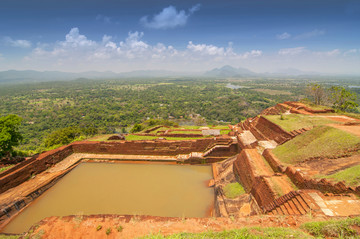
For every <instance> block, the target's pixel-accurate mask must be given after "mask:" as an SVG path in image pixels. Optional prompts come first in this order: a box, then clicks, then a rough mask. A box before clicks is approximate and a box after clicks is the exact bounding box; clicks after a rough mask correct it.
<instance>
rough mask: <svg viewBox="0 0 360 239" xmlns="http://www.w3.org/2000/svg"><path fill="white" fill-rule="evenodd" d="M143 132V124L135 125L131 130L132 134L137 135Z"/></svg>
mask: <svg viewBox="0 0 360 239" xmlns="http://www.w3.org/2000/svg"><path fill="white" fill-rule="evenodd" d="M141 130H143V126H142V125H141V124H134V126H133V127H132V129H131V130H130V133H137V132H140V131H141Z"/></svg>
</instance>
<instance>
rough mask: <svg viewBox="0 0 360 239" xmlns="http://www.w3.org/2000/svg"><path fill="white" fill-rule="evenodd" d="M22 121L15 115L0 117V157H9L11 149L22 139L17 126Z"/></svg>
mask: <svg viewBox="0 0 360 239" xmlns="http://www.w3.org/2000/svg"><path fill="white" fill-rule="evenodd" d="M22 120H23V119H22V118H20V117H19V116H17V115H8V116H3V117H0V156H4V155H7V156H10V154H11V153H12V152H13V147H14V146H17V145H19V143H20V142H21V140H22V139H23V137H22V135H21V134H20V132H19V126H20V124H21V121H22Z"/></svg>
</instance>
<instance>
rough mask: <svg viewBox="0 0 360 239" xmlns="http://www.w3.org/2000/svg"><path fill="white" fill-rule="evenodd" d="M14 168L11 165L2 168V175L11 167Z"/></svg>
mask: <svg viewBox="0 0 360 239" xmlns="http://www.w3.org/2000/svg"><path fill="white" fill-rule="evenodd" d="M13 166H14V165H10V166H6V167H2V168H0V173H1V172H4V171H6V170H8V169H9V168H11V167H13Z"/></svg>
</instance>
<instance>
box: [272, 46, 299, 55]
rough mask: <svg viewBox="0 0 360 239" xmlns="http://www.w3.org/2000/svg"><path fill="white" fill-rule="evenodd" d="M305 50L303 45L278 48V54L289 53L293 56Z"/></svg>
mask: <svg viewBox="0 0 360 239" xmlns="http://www.w3.org/2000/svg"><path fill="white" fill-rule="evenodd" d="M305 51H306V48H305V47H294V48H284V49H280V50H279V52H278V54H279V55H282V56H289V55H290V56H293V55H298V54H301V53H304V52H305Z"/></svg>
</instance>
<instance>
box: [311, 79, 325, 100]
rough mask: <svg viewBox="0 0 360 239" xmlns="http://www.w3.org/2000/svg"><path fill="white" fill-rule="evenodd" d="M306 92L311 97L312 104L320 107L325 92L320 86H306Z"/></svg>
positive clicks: (312, 84)
mask: <svg viewBox="0 0 360 239" xmlns="http://www.w3.org/2000/svg"><path fill="white" fill-rule="evenodd" d="M307 91H308V92H309V94H310V95H311V96H312V98H313V100H314V104H316V105H320V104H321V103H322V102H323V99H324V96H325V91H324V88H323V87H322V85H320V84H317V83H311V84H308V86H307Z"/></svg>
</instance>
